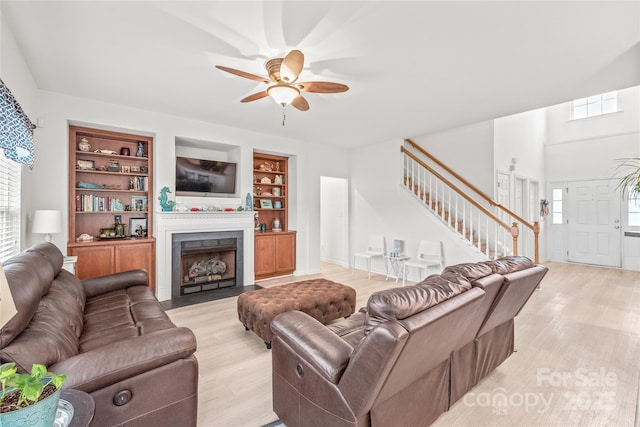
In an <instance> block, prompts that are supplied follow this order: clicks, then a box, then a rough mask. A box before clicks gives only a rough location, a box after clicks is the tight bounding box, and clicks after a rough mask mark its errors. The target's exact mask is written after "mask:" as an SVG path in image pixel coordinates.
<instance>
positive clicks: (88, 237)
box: [76, 233, 93, 242]
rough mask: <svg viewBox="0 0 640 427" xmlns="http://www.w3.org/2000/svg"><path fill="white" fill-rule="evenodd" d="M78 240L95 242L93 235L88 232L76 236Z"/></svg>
mask: <svg viewBox="0 0 640 427" xmlns="http://www.w3.org/2000/svg"><path fill="white" fill-rule="evenodd" d="M76 242H93V236H92V235H90V234H87V233H82V234H81V235H79V236H78V237H76Z"/></svg>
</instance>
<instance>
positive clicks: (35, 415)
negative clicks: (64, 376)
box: [0, 388, 62, 427]
mask: <svg viewBox="0 0 640 427" xmlns="http://www.w3.org/2000/svg"><path fill="white" fill-rule="evenodd" d="M61 390H62V389H61V388H58V389H57V390H56V391H55V393H53V394H52V395H51V396H48V397H47V398H46V399H42V400H41V401H39V402H36V403H33V404H31V405H29V406H27V407H26V408H22V409H18V410H17V411H11V412H4V413H2V414H0V425H1V426H29V427H51V426H52V425H53V423H54V421H55V419H56V411H57V409H58V400H59V399H60V392H61Z"/></svg>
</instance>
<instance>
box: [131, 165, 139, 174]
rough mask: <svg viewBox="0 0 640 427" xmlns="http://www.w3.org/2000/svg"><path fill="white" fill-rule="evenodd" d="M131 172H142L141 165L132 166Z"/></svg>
mask: <svg viewBox="0 0 640 427" xmlns="http://www.w3.org/2000/svg"><path fill="white" fill-rule="evenodd" d="M131 172H132V173H138V172H140V166H131Z"/></svg>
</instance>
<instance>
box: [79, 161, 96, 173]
mask: <svg viewBox="0 0 640 427" xmlns="http://www.w3.org/2000/svg"><path fill="white" fill-rule="evenodd" d="M76 169H80V170H86V171H93V170H96V164H95V162H94V161H93V160H82V159H78V160H76Z"/></svg>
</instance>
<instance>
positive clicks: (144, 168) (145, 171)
mask: <svg viewBox="0 0 640 427" xmlns="http://www.w3.org/2000/svg"><path fill="white" fill-rule="evenodd" d="M147 172H149V167H148V166H140V173H147Z"/></svg>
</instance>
